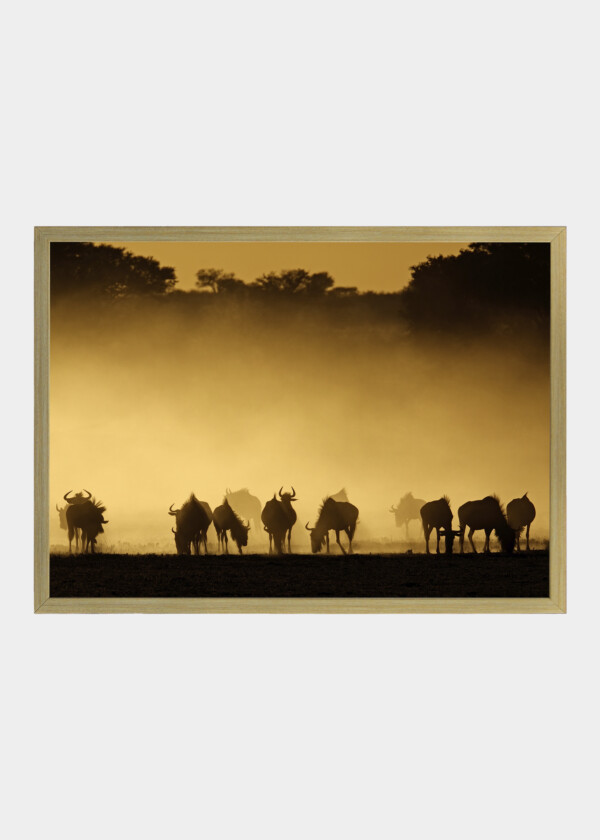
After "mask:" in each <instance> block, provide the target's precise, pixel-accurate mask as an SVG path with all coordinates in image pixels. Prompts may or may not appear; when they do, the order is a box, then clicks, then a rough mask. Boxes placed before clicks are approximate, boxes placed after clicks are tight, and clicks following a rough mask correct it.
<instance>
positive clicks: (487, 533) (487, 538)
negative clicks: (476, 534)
mask: <svg viewBox="0 0 600 840" xmlns="http://www.w3.org/2000/svg"><path fill="white" fill-rule="evenodd" d="M491 533H492V532H491V530H488V529H487V528H486V529H485V545H484V547H483V551H484V553H485V554H489V553H490V534H491Z"/></svg>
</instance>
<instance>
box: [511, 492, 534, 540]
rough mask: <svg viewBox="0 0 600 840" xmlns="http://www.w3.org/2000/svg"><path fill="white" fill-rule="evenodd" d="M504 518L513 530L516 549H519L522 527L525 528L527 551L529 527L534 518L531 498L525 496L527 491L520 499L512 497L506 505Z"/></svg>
mask: <svg viewBox="0 0 600 840" xmlns="http://www.w3.org/2000/svg"><path fill="white" fill-rule="evenodd" d="M506 519H507V521H508V524H509V525H510V527H511V528H512V529H513V531H514V532H515V536H516V539H517V551H520V550H521V534H522V533H523V528H525V527H526V528H527V551H529V529H530V528H531V523H532V522H533V520H534V519H535V506H534V504H533V502H532V501H531V499H528V498H527V493H525V495H524V496H521V498H520V499H513V500H512V502H509V503H508V504H507V505H506Z"/></svg>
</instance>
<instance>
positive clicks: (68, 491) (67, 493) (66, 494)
mask: <svg viewBox="0 0 600 840" xmlns="http://www.w3.org/2000/svg"><path fill="white" fill-rule="evenodd" d="M70 492H71V491H70V490H67V492H66V493H65V495H64V496H63V499H64V500H65V502H68V501H69V500H68V499H67V496H68V495H69V493H70Z"/></svg>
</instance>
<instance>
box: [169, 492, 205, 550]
mask: <svg viewBox="0 0 600 840" xmlns="http://www.w3.org/2000/svg"><path fill="white" fill-rule="evenodd" d="M169 515H170V516H174V517H175V525H176V526H177V530H174V529H173V528H171V531H173V534H174V535H175V547H176V549H177V554H191V553H192V549H193V553H194V554H200V544H202V545H203V546H204V553H205V554H206V553H207V546H206V532H207V531H208V529H209V527H210V523H211V522H212V521H213V513H212V511H211V509H210V506H209V505H208V504H207V502H201V501H199V500H198V499H197V498H196V496H195V495H194V494H193V493H192V494H191V495H190V497H189V499H188V500H187V502H184V503H183V505H182V506H181V507H180V508H178V509H177V510H173V505H171V507H170V508H169Z"/></svg>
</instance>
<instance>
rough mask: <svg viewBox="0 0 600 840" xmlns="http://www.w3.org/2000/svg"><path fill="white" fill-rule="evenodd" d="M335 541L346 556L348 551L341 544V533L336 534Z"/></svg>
mask: <svg viewBox="0 0 600 840" xmlns="http://www.w3.org/2000/svg"><path fill="white" fill-rule="evenodd" d="M335 541H336V543H337V544H338V545H339V547H340V548H341V549H342V554H346V549H345V548H344V546H343V545H342V544H341V542H340V532H339V531H336V532H335Z"/></svg>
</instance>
